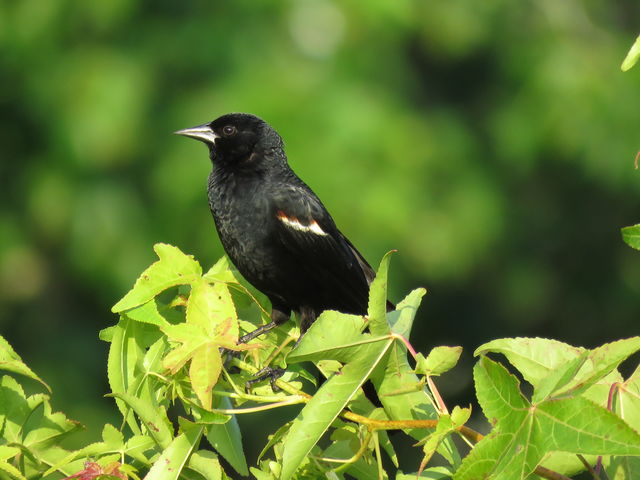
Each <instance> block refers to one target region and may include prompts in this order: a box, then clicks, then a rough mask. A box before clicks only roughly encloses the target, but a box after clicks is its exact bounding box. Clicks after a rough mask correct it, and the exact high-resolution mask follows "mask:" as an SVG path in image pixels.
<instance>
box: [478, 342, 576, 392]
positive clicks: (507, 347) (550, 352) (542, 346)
mask: <svg viewBox="0 0 640 480" xmlns="http://www.w3.org/2000/svg"><path fill="white" fill-rule="evenodd" d="M583 351H584V348H577V347H572V346H571V345H568V344H566V343H562V342H559V341H557V340H549V339H546V338H502V339H498V340H493V341H491V342H488V343H485V344H484V345H481V346H480V347H478V348H477V349H476V351H475V352H474V353H473V355H474V356H478V355H483V354H486V353H489V352H494V353H501V354H503V355H504V356H505V357H507V360H509V362H510V363H511V365H513V366H514V367H516V368H517V369H518V371H520V373H521V374H522V376H523V377H524V379H525V380H526V381H527V382H529V383H530V384H531V385H533V386H534V387H537V386H538V384H539V383H540V382H541V381H542V379H543V378H545V377H546V376H547V375H549V374H550V373H552V372H553V371H554V370H555V369H557V368H558V367H560V366H561V365H564V364H565V363H567V362H569V361H571V360H573V359H574V358H576V357H577V356H578V355H580V353H581V352H583Z"/></svg>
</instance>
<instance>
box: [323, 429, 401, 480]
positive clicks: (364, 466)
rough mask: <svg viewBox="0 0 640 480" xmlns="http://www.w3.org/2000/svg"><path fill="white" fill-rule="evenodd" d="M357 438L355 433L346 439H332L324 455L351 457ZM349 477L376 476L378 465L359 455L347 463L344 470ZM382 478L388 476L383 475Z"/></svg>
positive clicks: (367, 477)
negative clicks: (347, 465)
mask: <svg viewBox="0 0 640 480" xmlns="http://www.w3.org/2000/svg"><path fill="white" fill-rule="evenodd" d="M359 440H360V439H358V438H357V437H356V436H355V435H352V436H351V438H349V439H348V440H341V441H333V442H332V443H331V445H329V446H328V447H327V448H326V450H325V451H324V453H323V456H324V457H329V458H336V459H341V460H347V459H349V458H351V457H353V456H354V455H355V454H356V452H357V450H358V447H359V446H360V445H359ZM345 472H346V473H348V474H349V475H350V476H351V477H353V478H355V479H357V480H371V479H373V478H378V467H377V465H376V464H375V463H374V462H371V461H369V462H367V461H366V460H365V458H364V456H363V457H360V458H359V459H358V460H357V461H355V462H353V463H352V464H350V465H349V467H348V468H347V469H346V470H345ZM383 478H385V479H386V478H388V477H387V475H384V477H383Z"/></svg>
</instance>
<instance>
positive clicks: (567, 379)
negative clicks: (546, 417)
mask: <svg viewBox="0 0 640 480" xmlns="http://www.w3.org/2000/svg"><path fill="white" fill-rule="evenodd" d="M588 357H589V351H588V350H585V351H584V352H582V353H581V354H580V355H578V356H577V357H576V358H574V359H573V360H571V361H569V362H566V363H564V364H563V365H560V366H559V367H558V368H556V369H555V370H553V371H552V372H551V373H550V374H549V375H547V376H546V377H544V378H543V379H542V380H541V381H540V383H539V384H538V386H537V387H536V389H535V391H534V393H533V397H532V399H531V400H532V401H533V402H534V403H537V402H540V401H542V400H544V399H546V398H548V397H550V396H552V395H553V394H554V393H556V392H558V391H559V390H561V389H562V388H563V387H565V386H566V385H567V384H569V383H571V382H572V381H573V380H574V379H575V378H576V375H577V373H578V371H579V370H580V369H581V368H582V366H583V365H584V362H586V361H587V358H588Z"/></svg>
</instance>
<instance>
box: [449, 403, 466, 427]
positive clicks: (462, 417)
mask: <svg viewBox="0 0 640 480" xmlns="http://www.w3.org/2000/svg"><path fill="white" fill-rule="evenodd" d="M469 418H471V408H470V407H469V408H462V407H458V406H455V407H453V410H452V411H451V423H452V424H453V426H454V428H457V427H460V426H462V425H464V424H465V423H467V422H468V421H469Z"/></svg>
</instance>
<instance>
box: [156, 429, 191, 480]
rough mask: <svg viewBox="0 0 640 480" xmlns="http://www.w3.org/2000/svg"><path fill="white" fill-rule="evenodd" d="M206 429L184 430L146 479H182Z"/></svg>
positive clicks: (164, 452)
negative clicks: (183, 470)
mask: <svg viewBox="0 0 640 480" xmlns="http://www.w3.org/2000/svg"><path fill="white" fill-rule="evenodd" d="M203 429H204V427H202V426H199V425H194V426H192V427H191V428H186V429H183V430H184V431H183V432H182V433H181V434H180V435H178V436H177V437H176V438H174V439H173V441H172V442H171V443H170V444H169V445H168V446H167V447H166V448H165V449H164V451H163V452H162V454H161V455H160V457H159V458H158V460H156V461H155V462H154V464H153V466H152V467H151V469H150V470H149V473H148V474H147V475H146V476H145V477H144V478H145V480H177V479H178V478H180V476H181V473H182V469H183V468H184V466H185V465H186V463H187V461H188V460H189V457H190V455H191V452H192V451H193V450H194V448H196V447H197V446H198V443H199V442H200V437H201V435H202V431H203Z"/></svg>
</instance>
